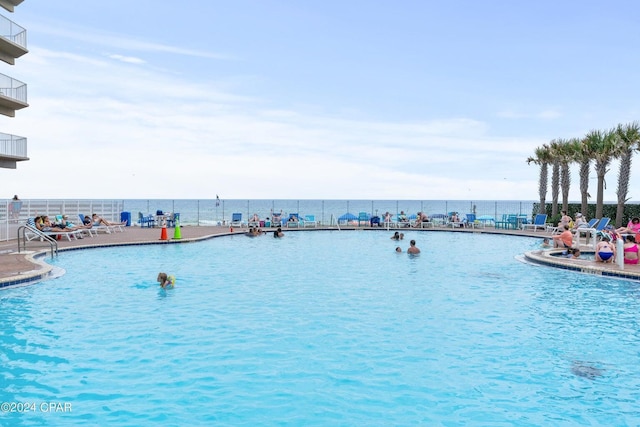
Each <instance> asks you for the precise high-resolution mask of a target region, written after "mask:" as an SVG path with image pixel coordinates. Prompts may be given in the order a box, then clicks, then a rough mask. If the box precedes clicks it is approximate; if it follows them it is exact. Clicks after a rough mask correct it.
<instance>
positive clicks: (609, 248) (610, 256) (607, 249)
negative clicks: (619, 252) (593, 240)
mask: <svg viewBox="0 0 640 427" xmlns="http://www.w3.org/2000/svg"><path fill="white" fill-rule="evenodd" d="M595 258H596V261H598V262H614V261H615V260H616V247H615V246H613V244H612V243H611V237H610V236H609V235H608V234H605V235H603V236H602V240H601V241H600V242H598V244H597V245H596V254H595Z"/></svg>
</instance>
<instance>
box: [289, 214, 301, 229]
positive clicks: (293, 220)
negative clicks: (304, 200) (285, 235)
mask: <svg viewBox="0 0 640 427" xmlns="http://www.w3.org/2000/svg"><path fill="white" fill-rule="evenodd" d="M300 222H301V221H300V216H299V215H298V214H297V213H290V214H289V218H287V228H298V227H300V225H301V224H300Z"/></svg>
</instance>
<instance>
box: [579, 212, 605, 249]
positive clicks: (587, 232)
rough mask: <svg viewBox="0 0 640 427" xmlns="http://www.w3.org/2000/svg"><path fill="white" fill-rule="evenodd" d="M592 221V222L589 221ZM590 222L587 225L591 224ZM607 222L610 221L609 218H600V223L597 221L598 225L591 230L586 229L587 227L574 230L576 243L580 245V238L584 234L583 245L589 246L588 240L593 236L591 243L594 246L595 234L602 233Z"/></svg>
mask: <svg viewBox="0 0 640 427" xmlns="http://www.w3.org/2000/svg"><path fill="white" fill-rule="evenodd" d="M591 221H593V220H591ZM591 221H589V223H591ZM609 221H611V218H606V217H605V218H602V219H600V221H598V225H596V226H595V227H592V228H588V227H581V228H577V229H576V240H577V241H578V243H580V237H582V235H583V234H584V239H585V240H584V244H585V245H588V244H589V240H590V239H591V237H592V236H593V242H594V244H595V241H596V239H595V236H596V233H597V232H598V231H602V230H604V228H605V227H606V226H607V225H609Z"/></svg>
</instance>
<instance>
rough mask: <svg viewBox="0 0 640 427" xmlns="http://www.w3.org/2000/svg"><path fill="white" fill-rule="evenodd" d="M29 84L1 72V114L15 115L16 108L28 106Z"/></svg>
mask: <svg viewBox="0 0 640 427" xmlns="http://www.w3.org/2000/svg"><path fill="white" fill-rule="evenodd" d="M28 106H29V104H27V85H26V84H25V83H22V82H21V81H19V80H16V79H13V78H11V77H9V76H6V75H4V74H0V114H2V115H5V116H8V117H15V116H16V110H20V109H22V108H25V107H28Z"/></svg>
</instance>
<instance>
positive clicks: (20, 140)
mask: <svg viewBox="0 0 640 427" xmlns="http://www.w3.org/2000/svg"><path fill="white" fill-rule="evenodd" d="M25 160H29V158H28V157H27V138H25V137H22V136H16V135H9V134H7V133H1V132H0V168H5V169H15V168H16V164H17V162H22V161H25Z"/></svg>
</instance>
